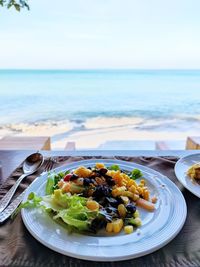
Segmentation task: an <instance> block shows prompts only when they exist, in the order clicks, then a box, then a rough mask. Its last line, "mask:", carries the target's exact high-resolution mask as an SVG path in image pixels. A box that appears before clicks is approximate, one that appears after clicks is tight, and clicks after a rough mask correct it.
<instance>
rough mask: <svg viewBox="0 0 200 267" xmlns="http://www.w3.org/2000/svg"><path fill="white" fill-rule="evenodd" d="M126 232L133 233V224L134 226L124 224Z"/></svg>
mask: <svg viewBox="0 0 200 267" xmlns="http://www.w3.org/2000/svg"><path fill="white" fill-rule="evenodd" d="M124 232H125V233H126V234H131V233H133V226H132V225H126V226H124Z"/></svg>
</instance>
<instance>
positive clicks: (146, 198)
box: [143, 189, 150, 200]
mask: <svg viewBox="0 0 200 267" xmlns="http://www.w3.org/2000/svg"><path fill="white" fill-rule="evenodd" d="M143 195H144V199H145V200H149V196H150V194H149V191H148V190H146V189H145V190H144V192H143Z"/></svg>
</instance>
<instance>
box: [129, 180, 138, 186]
mask: <svg viewBox="0 0 200 267" xmlns="http://www.w3.org/2000/svg"><path fill="white" fill-rule="evenodd" d="M131 185H134V186H135V187H137V183H136V182H135V181H134V180H132V179H129V181H128V183H127V186H128V187H130V186H131Z"/></svg>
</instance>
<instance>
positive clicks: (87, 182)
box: [83, 178, 91, 186]
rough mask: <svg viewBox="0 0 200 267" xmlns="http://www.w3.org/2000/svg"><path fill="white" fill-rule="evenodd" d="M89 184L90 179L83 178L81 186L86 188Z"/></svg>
mask: <svg viewBox="0 0 200 267" xmlns="http://www.w3.org/2000/svg"><path fill="white" fill-rule="evenodd" d="M90 183H91V179H89V178H84V179H83V185H84V186H88V185H89V184H90Z"/></svg>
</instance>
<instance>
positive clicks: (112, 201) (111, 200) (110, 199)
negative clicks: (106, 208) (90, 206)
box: [106, 197, 119, 207]
mask: <svg viewBox="0 0 200 267" xmlns="http://www.w3.org/2000/svg"><path fill="white" fill-rule="evenodd" d="M106 200H107V201H108V203H109V204H110V205H111V206H112V207H117V206H118V205H119V203H118V200H117V199H115V198H113V197H107V198H106Z"/></svg>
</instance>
